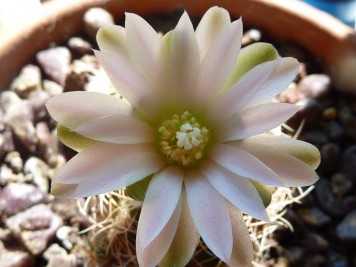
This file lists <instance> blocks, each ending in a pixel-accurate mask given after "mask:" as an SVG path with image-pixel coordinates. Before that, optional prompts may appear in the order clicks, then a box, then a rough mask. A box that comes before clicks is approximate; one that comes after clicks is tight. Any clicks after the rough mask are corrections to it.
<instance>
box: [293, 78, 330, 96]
mask: <svg viewBox="0 0 356 267" xmlns="http://www.w3.org/2000/svg"><path fill="white" fill-rule="evenodd" d="M330 83H331V80H330V77H329V76H327V75H325V74H312V75H308V76H306V77H304V78H302V79H301V81H300V82H299V83H298V87H299V90H300V91H301V92H303V93H304V94H305V96H306V97H309V98H320V97H323V96H325V95H326V94H327V93H328V92H329V91H330Z"/></svg>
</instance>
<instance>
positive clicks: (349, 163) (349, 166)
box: [341, 145, 356, 181]
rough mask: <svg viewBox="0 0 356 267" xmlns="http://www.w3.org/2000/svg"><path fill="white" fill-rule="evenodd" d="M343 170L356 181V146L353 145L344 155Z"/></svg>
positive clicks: (342, 158)
mask: <svg viewBox="0 0 356 267" xmlns="http://www.w3.org/2000/svg"><path fill="white" fill-rule="evenodd" d="M341 160H342V163H341V170H342V172H343V173H345V174H347V175H348V177H349V178H350V179H351V180H353V181H356V168H355V166H356V145H351V146H350V147H348V148H347V149H346V150H345V151H344V152H343V154H342V157H341Z"/></svg>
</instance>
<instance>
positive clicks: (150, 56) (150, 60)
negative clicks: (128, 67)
mask: <svg viewBox="0 0 356 267" xmlns="http://www.w3.org/2000/svg"><path fill="white" fill-rule="evenodd" d="M125 28H126V38H127V43H129V44H130V45H129V46H128V52H129V55H130V58H131V61H132V62H133V64H134V66H135V68H136V69H137V70H138V71H139V72H140V73H141V74H142V75H143V77H144V78H145V79H146V80H147V82H148V83H149V84H150V86H151V87H152V88H153V89H158V88H159V87H160V80H161V78H160V77H161V76H162V70H161V65H160V64H159V51H160V47H161V38H160V37H159V36H158V34H157V32H156V31H155V30H154V29H153V28H152V27H151V25H149V24H148V23H147V22H146V21H145V20H144V19H143V18H141V17H140V16H138V15H136V14H132V13H126V22H125Z"/></svg>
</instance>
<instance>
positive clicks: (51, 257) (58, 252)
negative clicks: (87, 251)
mask: <svg viewBox="0 0 356 267" xmlns="http://www.w3.org/2000/svg"><path fill="white" fill-rule="evenodd" d="M43 257H44V258H45V259H46V260H47V261H48V263H47V265H46V267H58V266H61V267H73V266H77V263H76V258H75V256H74V255H68V253H67V252H66V250H65V249H64V248H62V247H60V246H59V245H58V244H52V245H51V246H50V247H49V248H48V249H47V250H46V251H45V252H44V253H43Z"/></svg>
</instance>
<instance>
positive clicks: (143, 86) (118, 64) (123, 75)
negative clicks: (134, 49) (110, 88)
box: [94, 51, 158, 117]
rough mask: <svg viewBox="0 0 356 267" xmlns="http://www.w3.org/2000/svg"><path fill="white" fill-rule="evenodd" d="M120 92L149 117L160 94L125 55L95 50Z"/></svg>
mask: <svg viewBox="0 0 356 267" xmlns="http://www.w3.org/2000/svg"><path fill="white" fill-rule="evenodd" d="M94 53H95V55H96V57H97V58H98V60H99V62H100V64H101V66H102V67H103V68H104V70H105V71H106V73H107V74H108V76H109V78H110V80H111V82H112V83H113V85H114V86H115V89H116V90H117V91H118V93H119V94H120V95H121V96H123V97H124V98H125V99H126V100H128V101H129V102H130V104H132V105H133V106H134V107H136V108H137V109H139V110H140V111H141V112H142V113H143V114H145V115H146V113H147V112H148V113H149V114H147V115H148V116H147V117H150V116H149V115H150V114H151V113H152V112H154V110H155V109H154V108H155V107H157V101H158V96H157V95H155V94H153V91H152V90H151V88H150V87H149V86H148V84H147V82H146V81H145V79H144V78H143V77H142V76H141V75H140V74H139V73H138V72H137V70H136V69H135V68H134V67H133V65H132V63H131V62H130V61H129V60H128V59H127V58H126V56H125V55H120V54H118V53H116V54H111V53H107V52H102V51H94Z"/></svg>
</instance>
